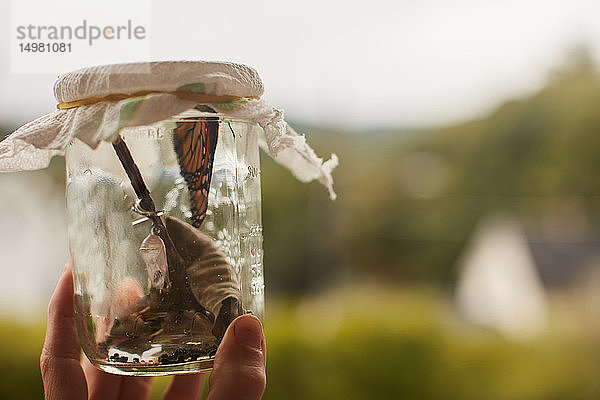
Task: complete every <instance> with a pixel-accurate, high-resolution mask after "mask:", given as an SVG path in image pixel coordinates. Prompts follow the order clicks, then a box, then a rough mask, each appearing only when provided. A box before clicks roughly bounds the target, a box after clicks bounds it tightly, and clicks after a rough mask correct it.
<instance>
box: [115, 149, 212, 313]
mask: <svg viewBox="0 0 600 400" xmlns="http://www.w3.org/2000/svg"><path fill="white" fill-rule="evenodd" d="M113 148H114V149H115V152H116V153H117V157H118V158H119V161H120V162H121V165H122V166H123V169H124V170H125V172H126V173H127V176H128V177H129V180H130V182H131V186H132V187H133V190H134V192H135V194H136V196H137V197H138V206H139V207H141V208H142V209H143V210H144V211H145V213H146V216H147V217H148V218H149V219H150V221H151V222H152V226H153V229H154V232H155V234H156V235H158V236H159V237H160V238H161V240H162V241H163V243H164V245H165V252H166V256H167V265H168V272H169V279H170V281H171V282H173V286H172V288H171V290H170V292H169V296H168V297H169V300H170V301H173V302H174V304H173V305H174V306H179V305H181V306H183V308H186V309H195V310H198V311H206V310H205V308H204V307H203V306H202V305H201V304H198V302H197V300H196V298H195V297H194V295H193V294H192V291H191V288H190V285H189V282H188V277H187V275H186V272H185V267H184V262H183V259H182V258H181V255H180V254H179V252H178V251H177V249H176V247H175V244H174V243H173V240H172V239H171V236H170V235H169V232H168V231H167V228H166V227H165V225H164V223H163V221H162V219H161V218H160V217H159V216H158V214H157V212H156V206H155V205H154V201H153V200H152V197H151V196H150V192H149V191H148V187H147V186H146V184H145V183H144V179H143V177H142V174H141V173H140V170H139V168H138V166H137V164H136V163H135V161H134V160H133V157H132V156H131V152H130V151H129V148H128V147H127V144H126V143H125V141H124V140H123V138H121V137H118V138H117V139H116V140H115V141H114V142H113ZM206 314H207V316H208V311H206ZM211 316H212V315H211ZM212 319H213V320H214V316H212Z"/></svg>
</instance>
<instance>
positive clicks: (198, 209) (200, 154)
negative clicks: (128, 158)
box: [173, 117, 219, 228]
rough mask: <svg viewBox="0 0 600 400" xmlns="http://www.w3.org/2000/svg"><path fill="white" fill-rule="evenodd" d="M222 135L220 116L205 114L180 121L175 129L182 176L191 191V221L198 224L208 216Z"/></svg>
mask: <svg viewBox="0 0 600 400" xmlns="http://www.w3.org/2000/svg"><path fill="white" fill-rule="evenodd" d="M218 136H219V118H218V117H201V118H199V119H196V118H194V119H193V120H192V119H190V120H189V121H182V122H178V123H177V126H176V128H175V130H174V132H173V144H174V147H175V152H176V153H177V158H178V160H179V166H180V168H181V176H182V177H183V179H185V182H186V183H187V186H188V190H189V192H190V205H191V207H190V208H191V211H192V218H191V222H192V225H193V226H194V227H196V228H199V227H200V225H202V221H204V217H205V216H206V209H207V207H208V192H209V190H210V179H211V176H212V167H213V160H214V155H215V148H216V147H217V138H218Z"/></svg>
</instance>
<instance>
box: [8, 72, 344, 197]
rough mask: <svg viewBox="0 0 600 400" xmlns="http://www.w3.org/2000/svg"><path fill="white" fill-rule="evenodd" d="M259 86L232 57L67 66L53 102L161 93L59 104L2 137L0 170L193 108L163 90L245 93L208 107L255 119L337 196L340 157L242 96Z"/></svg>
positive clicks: (305, 175)
mask: <svg viewBox="0 0 600 400" xmlns="http://www.w3.org/2000/svg"><path fill="white" fill-rule="evenodd" d="M263 90H264V89H263V84H262V81H261V79H260V77H259V75H258V73H257V72H256V71H255V70H254V69H252V68H250V67H248V66H245V65H241V64H234V63H224V62H205V61H173V62H144V63H130V64H112V65H102V66H94V67H88V68H83V69H80V70H77V71H73V72H70V73H67V74H65V75H62V76H60V77H59V79H58V80H57V82H56V84H55V85H54V94H55V97H56V99H57V101H58V102H59V103H62V102H71V101H78V100H84V99H89V98H103V97H106V96H108V95H111V94H126V95H131V94H136V93H139V92H142V91H156V92H161V93H155V94H148V95H145V96H141V97H134V98H128V99H125V100H121V101H102V102H98V103H95V104H90V105H83V106H79V107H76V108H70V109H66V110H57V111H55V112H53V113H51V114H48V115H45V116H43V117H41V118H38V119H36V120H34V121H32V122H29V123H28V124H25V125H23V126H22V127H20V128H19V129H17V130H16V131H15V132H13V133H12V134H11V135H10V136H8V137H7V138H6V139H5V140H4V141H2V142H0V172H3V171H5V172H8V171H23V170H33V169H40V168H45V167H46V166H48V163H49V162H50V159H51V158H52V157H53V156H55V155H62V154H64V149H65V147H66V146H67V145H68V144H69V143H70V142H71V140H72V139H73V138H75V137H76V138H78V139H80V140H82V141H83V142H84V143H86V144H87V145H89V146H90V147H92V148H96V147H97V146H98V144H99V143H100V142H101V141H103V140H108V141H112V140H114V139H115V138H116V137H117V136H118V135H119V132H120V130H121V129H122V128H125V127H130V126H144V125H150V124H153V123H156V122H159V121H162V120H164V119H167V118H169V117H172V116H174V115H177V114H180V113H182V112H184V111H187V110H189V109H191V108H194V107H195V106H196V105H197V103H196V102H195V101H192V100H185V99H182V98H180V97H178V96H176V95H174V94H171V93H169V92H174V91H187V92H193V93H201V94H207V95H217V96H221V95H230V96H237V97H240V98H243V99H242V100H239V101H236V102H233V103H211V104H210V106H211V107H213V108H214V109H216V110H218V111H219V112H221V113H223V114H228V115H231V116H235V117H240V118H246V119H249V120H252V121H255V122H256V123H257V124H258V125H259V126H260V127H261V128H262V129H263V130H264V133H265V139H266V144H267V146H266V147H267V148H266V150H267V152H268V153H269V154H270V155H271V157H273V158H274V159H275V160H276V161H277V162H279V163H280V164H282V165H284V166H285V167H287V168H288V169H290V171H291V172H292V173H293V174H294V176H296V177H297V178H298V179H299V180H300V181H302V182H309V181H311V180H313V179H318V180H319V181H320V182H321V183H322V184H323V185H325V186H326V187H327V188H328V190H329V194H330V197H331V198H332V199H335V197H336V196H335V193H334V191H333V178H332V176H331V171H332V170H333V168H335V167H336V166H337V163H338V160H337V157H336V155H335V154H332V155H331V158H330V159H329V160H328V161H326V162H323V160H322V159H321V158H319V157H318V156H317V155H316V154H315V152H314V151H313V150H312V149H311V147H310V146H309V145H308V144H307V143H306V140H305V138H304V136H303V135H299V134H298V133H296V131H294V130H293V129H292V128H291V127H290V126H289V125H288V124H287V123H286V122H285V121H284V119H283V117H284V115H283V111H281V110H278V109H276V108H274V107H271V106H269V105H267V104H266V103H265V102H263V101H262V100H252V99H250V100H247V99H249V98H260V96H261V95H262V94H263Z"/></svg>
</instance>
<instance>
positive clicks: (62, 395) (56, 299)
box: [40, 264, 266, 400]
mask: <svg viewBox="0 0 600 400" xmlns="http://www.w3.org/2000/svg"><path fill="white" fill-rule="evenodd" d="M265 355H266V345H265V338H264V335H263V333H262V327H261V325H260V322H259V321H258V319H256V318H255V317H253V316H250V315H243V316H240V317H238V318H236V319H235V320H234V321H233V322H232V323H231V325H230V326H229V328H228V329H227V332H226V333H225V336H224V337H223V341H222V342H221V345H220V346H219V349H218V350H217V354H216V355H215V362H214V368H213V372H212V374H211V376H210V390H209V394H208V400H229V399H236V400H238V399H242V400H255V399H260V398H261V397H262V394H263V392H264V390H265V384H266V375H265V368H266V358H265ZM83 359H84V361H83V362H81V345H80V343H79V337H78V336H77V330H76V325H75V313H74V310H73V275H72V273H71V266H70V264H67V265H66V266H65V269H64V270H63V273H62V276H61V277H60V280H59V282H58V285H57V286H56V289H55V291H54V294H53V296H52V299H51V300H50V305H49V306H48V328H47V331H46V340H45V342H44V348H43V350H42V356H41V358H40V368H41V371H42V380H43V382H44V393H45V398H46V399H47V400H48V399H52V400H54V399H57V400H58V399H60V400H65V399H67V400H71V399H72V400H80V399H81V400H84V399H88V398H89V399H102V400H104V399H106V400H113V399H114V400H117V399H127V400H137V399H144V400H145V399H148V397H149V396H150V386H151V383H152V381H151V378H149V377H128V376H120V375H112V374H108V373H106V372H102V371H100V370H98V369H97V368H96V367H94V366H92V364H91V363H90V362H89V361H88V360H87V358H85V357H83ZM203 383H204V375H201V374H193V375H177V376H175V377H174V378H173V380H172V381H171V384H170V386H169V388H168V389H167V391H166V392H165V395H164V397H163V398H164V399H165V400H171V399H182V400H184V399H197V398H198V397H199V396H200V394H201V391H202V386H203Z"/></svg>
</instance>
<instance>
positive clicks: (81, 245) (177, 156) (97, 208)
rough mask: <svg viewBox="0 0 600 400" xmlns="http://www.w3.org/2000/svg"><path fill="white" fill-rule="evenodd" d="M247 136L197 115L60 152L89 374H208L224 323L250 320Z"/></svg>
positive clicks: (256, 219)
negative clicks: (93, 145)
mask: <svg viewBox="0 0 600 400" xmlns="http://www.w3.org/2000/svg"><path fill="white" fill-rule="evenodd" d="M259 130H260V128H259V127H258V126H257V125H256V124H255V123H253V122H251V121H249V120H244V119H236V118H232V117H229V116H226V115H223V114H219V113H216V112H214V111H213V110H212V109H210V108H208V107H203V106H199V107H197V108H196V109H193V110H191V111H187V112H185V113H183V114H180V115H178V116H176V117H173V118H171V119H168V120H165V121H162V122H160V123H157V124H153V125H151V126H144V127H129V128H125V129H122V130H121V131H120V135H119V137H118V138H116V139H115V140H113V142H109V141H104V142H101V143H100V145H99V146H98V147H97V148H96V149H92V148H90V147H89V146H88V145H86V144H84V143H83V142H81V141H79V139H74V140H73V141H72V142H71V143H70V144H69V145H68V147H67V149H66V154H65V156H66V166H67V187H66V197H67V215H68V227H69V243H70V249H71V254H72V258H73V276H74V283H75V292H74V293H75V294H74V296H75V299H74V300H75V301H74V304H75V313H76V318H77V327H78V333H79V337H80V340H81V345H82V347H83V350H84V352H85V354H86V355H87V357H88V358H89V360H90V361H91V362H92V363H93V364H94V365H96V366H97V367H99V368H100V369H102V370H104V371H106V372H110V373H114V374H121V375H167V374H184V373H195V372H199V371H204V370H208V369H210V368H211V367H212V364H213V359H214V355H215V352H216V350H217V347H218V345H219V343H220V341H221V339H222V337H223V335H224V333H225V330H226V329H227V326H228V325H229V324H230V323H231V321H232V320H233V319H235V318H236V317H237V316H239V315H241V314H244V313H252V314H254V315H255V316H256V317H258V318H259V319H260V320H262V317H263V304H264V303H263V292H264V283H263V267H262V254H263V253H262V226H261V192H260V166H259V152H258V135H259Z"/></svg>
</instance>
